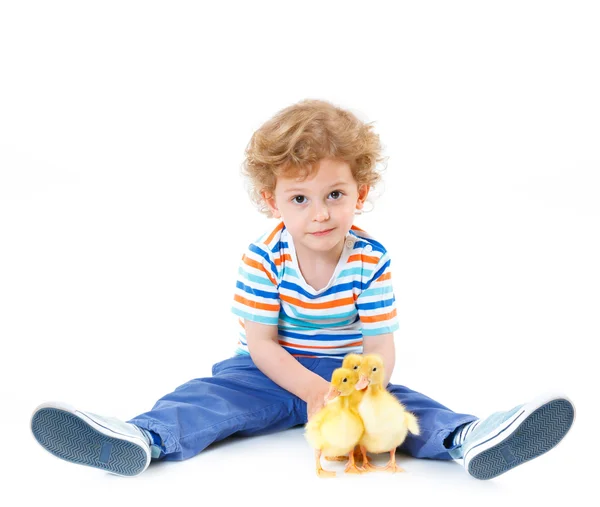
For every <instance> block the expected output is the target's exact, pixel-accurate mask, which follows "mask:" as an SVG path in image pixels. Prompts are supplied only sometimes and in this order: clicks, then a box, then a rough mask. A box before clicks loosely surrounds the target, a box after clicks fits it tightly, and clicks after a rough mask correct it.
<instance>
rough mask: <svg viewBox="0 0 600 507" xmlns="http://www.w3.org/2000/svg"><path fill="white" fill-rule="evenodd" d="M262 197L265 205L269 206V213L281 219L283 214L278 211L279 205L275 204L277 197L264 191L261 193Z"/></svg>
mask: <svg viewBox="0 0 600 507" xmlns="http://www.w3.org/2000/svg"><path fill="white" fill-rule="evenodd" d="M260 195H261V197H262V198H263V201H264V202H265V204H266V205H267V208H269V211H270V212H271V214H272V215H273V216H274V217H275V218H281V213H280V212H279V210H278V209H277V203H276V202H275V197H274V196H273V193H272V192H268V191H266V190H263V191H262V192H261V193H260Z"/></svg>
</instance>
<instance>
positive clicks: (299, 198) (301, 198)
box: [292, 195, 306, 204]
mask: <svg viewBox="0 0 600 507" xmlns="http://www.w3.org/2000/svg"><path fill="white" fill-rule="evenodd" d="M292 201H293V202H295V203H296V204H304V203H305V202H306V197H304V196H303V195H296V196H294V197H292Z"/></svg>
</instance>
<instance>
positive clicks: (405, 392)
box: [387, 384, 477, 460]
mask: <svg viewBox="0 0 600 507" xmlns="http://www.w3.org/2000/svg"><path fill="white" fill-rule="evenodd" d="M387 389H388V391H390V392H391V393H392V394H393V395H394V396H396V398H398V400H399V401H400V402H401V403H402V404H403V405H404V406H405V407H406V409H407V410H408V411H409V412H412V413H413V414H414V415H415V416H416V417H417V420H418V423H419V429H420V434H419V435H413V434H412V433H409V434H408V436H407V437H406V440H405V441H404V443H403V444H402V445H401V446H400V449H401V450H403V451H406V452H407V453H409V454H410V455H411V456H414V457H416V458H432V459H444V460H450V459H453V458H452V456H451V455H450V454H449V453H448V450H449V448H448V447H446V445H444V441H445V440H447V438H448V437H449V436H450V435H451V434H452V433H453V432H454V431H455V430H456V429H457V428H458V427H460V426H461V425H463V424H465V423H468V422H471V421H475V420H477V417H475V416H473V415H469V414H458V413H456V412H453V411H452V410H450V409H449V408H447V407H445V406H444V405H442V404H441V403H438V402H437V401H434V400H432V399H431V398H429V397H427V396H425V395H423V394H421V393H418V392H416V391H412V390H411V389H408V388H407V387H404V386H400V385H394V384H389V385H388V387H387Z"/></svg>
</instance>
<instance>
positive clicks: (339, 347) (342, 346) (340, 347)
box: [279, 340, 363, 349]
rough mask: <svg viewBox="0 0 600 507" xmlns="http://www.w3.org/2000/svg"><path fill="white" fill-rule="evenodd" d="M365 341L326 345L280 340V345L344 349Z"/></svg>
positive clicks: (302, 347)
mask: <svg viewBox="0 0 600 507" xmlns="http://www.w3.org/2000/svg"><path fill="white" fill-rule="evenodd" d="M362 343H363V341H362V340H360V341H357V342H353V343H346V344H344V345H335V346H325V345H304V344H296V343H289V342H284V341H283V340H279V344H280V345H287V346H288V347H294V348H301V349H344V348H346V347H358V346H359V345H362Z"/></svg>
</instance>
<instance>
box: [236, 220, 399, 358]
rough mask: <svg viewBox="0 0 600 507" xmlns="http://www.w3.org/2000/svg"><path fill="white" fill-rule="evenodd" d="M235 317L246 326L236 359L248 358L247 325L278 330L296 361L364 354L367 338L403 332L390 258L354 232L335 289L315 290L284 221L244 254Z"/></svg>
mask: <svg viewBox="0 0 600 507" xmlns="http://www.w3.org/2000/svg"><path fill="white" fill-rule="evenodd" d="M232 311H233V313H234V314H235V315H236V316H237V317H238V320H239V324H240V327H241V329H240V336H239V340H238V346H237V349H236V354H249V351H248V345H247V342H246V334H245V332H244V321H245V320H252V321H256V322H260V323H262V324H269V325H273V326H278V328H279V344H280V345H281V346H282V347H283V348H285V349H286V350H287V351H288V352H289V353H290V354H292V355H293V356H296V357H337V358H343V357H344V356H345V355H346V354H349V353H351V352H354V353H359V354H360V353H362V350H363V336H372V335H379V334H384V333H391V332H393V331H395V330H396V329H398V319H397V316H396V304H395V297H394V291H393V289H392V280H391V270H390V258H389V255H388V253H387V251H386V249H385V248H384V247H383V246H382V245H381V243H379V242H377V241H375V240H374V239H373V238H372V237H371V236H369V235H368V234H367V233H366V232H365V231H363V230H362V229H359V228H358V227H355V226H352V228H351V229H350V231H348V234H347V235H346V242H345V246H344V250H343V252H342V255H341V257H340V259H339V261H338V264H337V267H336V269H335V271H334V273H333V275H332V277H331V279H330V280H329V283H328V284H327V285H326V286H325V287H323V288H322V289H320V290H315V289H314V288H313V287H311V286H310V285H309V284H308V283H306V281H305V280H304V277H303V276H302V273H301V272H300V269H299V267H298V261H297V258H296V251H295V248H294V243H293V240H292V237H291V235H290V234H289V232H288V230H287V229H286V227H285V225H284V224H283V222H280V223H279V224H278V225H277V227H275V229H274V230H272V231H271V232H269V233H266V234H264V235H263V236H261V237H260V238H259V239H258V240H257V241H255V242H253V243H251V244H250V245H249V247H248V249H247V250H246V252H245V254H244V255H243V257H242V260H241V262H240V267H239V270H238V279H237V283H236V289H235V295H234V301H233V306H232Z"/></svg>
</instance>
